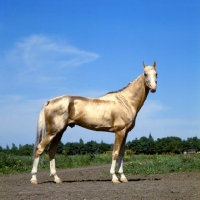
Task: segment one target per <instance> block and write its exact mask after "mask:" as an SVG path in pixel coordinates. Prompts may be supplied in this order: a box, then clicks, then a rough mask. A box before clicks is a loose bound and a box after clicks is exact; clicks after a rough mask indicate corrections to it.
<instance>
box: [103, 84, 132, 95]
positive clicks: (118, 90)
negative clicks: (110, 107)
mask: <svg viewBox="0 0 200 200" xmlns="http://www.w3.org/2000/svg"><path fill="white" fill-rule="evenodd" d="M131 83H132V82H130V83H129V84H128V85H127V86H125V87H123V88H122V89H119V90H116V91H112V92H108V93H106V94H113V93H118V92H121V91H123V90H125V89H126V88H127V87H128V86H129V85H130V84H131Z"/></svg>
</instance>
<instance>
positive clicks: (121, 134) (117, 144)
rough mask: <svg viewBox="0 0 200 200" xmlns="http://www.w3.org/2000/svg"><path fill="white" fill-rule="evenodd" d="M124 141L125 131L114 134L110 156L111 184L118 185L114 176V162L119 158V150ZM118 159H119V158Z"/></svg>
mask: <svg viewBox="0 0 200 200" xmlns="http://www.w3.org/2000/svg"><path fill="white" fill-rule="evenodd" d="M124 140H126V131H125V129H123V130H121V131H119V132H116V133H115V142H114V147H113V154H112V164H111V168H110V173H111V175H112V182H113V183H120V181H119V179H118V178H117V176H116V173H115V168H116V161H117V159H118V156H119V153H120V150H121V147H122V144H123V141H124ZM119 159H121V158H119ZM121 160H122V159H121ZM120 163H123V162H122V161H120ZM120 165H121V164H120ZM122 165H123V164H122ZM122 170H123V167H122Z"/></svg>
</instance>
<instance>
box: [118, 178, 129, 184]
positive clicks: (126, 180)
mask: <svg viewBox="0 0 200 200" xmlns="http://www.w3.org/2000/svg"><path fill="white" fill-rule="evenodd" d="M120 181H121V182H122V183H127V182H128V179H127V178H121V179H120Z"/></svg>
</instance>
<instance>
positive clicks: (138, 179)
mask: <svg viewBox="0 0 200 200" xmlns="http://www.w3.org/2000/svg"><path fill="white" fill-rule="evenodd" d="M147 180H149V181H150V180H151V181H160V180H161V178H130V179H128V181H129V182H137V181H147ZM82 182H111V180H110V179H83V180H68V181H65V180H63V181H62V183H82ZM47 183H51V184H56V183H55V182H54V181H49V180H47V181H43V182H40V183H38V184H47Z"/></svg>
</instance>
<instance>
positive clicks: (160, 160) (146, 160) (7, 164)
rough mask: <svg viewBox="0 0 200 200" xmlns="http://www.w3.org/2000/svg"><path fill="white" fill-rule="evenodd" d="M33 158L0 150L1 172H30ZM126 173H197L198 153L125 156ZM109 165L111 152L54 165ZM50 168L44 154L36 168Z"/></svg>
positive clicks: (62, 159)
mask: <svg viewBox="0 0 200 200" xmlns="http://www.w3.org/2000/svg"><path fill="white" fill-rule="evenodd" d="M32 162H33V160H32V157H31V156H30V157H27V156H14V155H11V154H5V153H0V173H1V174H11V173H18V172H25V171H29V172H30V171H31V168H32ZM125 163H126V165H125V169H124V171H125V173H126V174H160V173H169V172H191V171H193V172H200V154H193V155H173V154H172V155H126V156H125ZM100 164H111V155H110V154H96V155H95V154H88V155H76V156H65V155H57V156H56V167H57V168H74V167H80V166H90V165H100ZM41 169H49V158H48V156H47V155H44V158H43V161H42V162H41V163H40V164H39V170H41Z"/></svg>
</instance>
